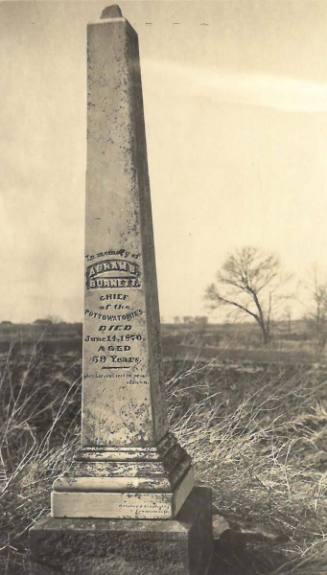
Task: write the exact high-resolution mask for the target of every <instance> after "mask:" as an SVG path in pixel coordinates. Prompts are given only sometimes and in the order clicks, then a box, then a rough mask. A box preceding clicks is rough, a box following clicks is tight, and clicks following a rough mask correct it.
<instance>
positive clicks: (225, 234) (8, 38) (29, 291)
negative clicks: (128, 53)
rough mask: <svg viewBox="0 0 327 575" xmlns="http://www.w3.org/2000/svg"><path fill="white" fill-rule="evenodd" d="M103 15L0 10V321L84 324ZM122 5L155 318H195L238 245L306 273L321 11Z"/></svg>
mask: <svg viewBox="0 0 327 575" xmlns="http://www.w3.org/2000/svg"><path fill="white" fill-rule="evenodd" d="M109 3H110V2H109ZM105 6H106V4H105V3H103V2H101V3H99V2H50V3H47V2H7V3H6V2H3V3H2V4H1V5H0V70H1V74H0V91H1V107H0V133H1V140H0V158H1V160H0V163H1V178H0V186H1V192H0V230H1V232H0V233H1V235H0V242H1V243H0V246H1V247H0V254H1V259H0V269H1V282H0V321H1V320H2V319H11V320H14V321H29V320H33V319H35V318H36V317H44V316H46V315H48V314H53V315H58V316H61V317H62V318H64V319H66V320H68V321H73V320H80V319H81V317H82V303H83V302H82V294H83V223H84V213H83V211H84V193H85V183H84V178H85V153H86V24H87V22H92V21H95V20H97V19H98V17H99V15H100V13H101V10H102V9H103V8H104V7H105ZM120 6H121V7H122V9H123V13H124V15H125V17H126V18H127V19H128V20H129V21H130V22H131V24H132V25H133V26H134V27H135V29H136V30H137V32H138V34H139V41H140V53H141V67H142V78H143V92H144V103H145V114H146V129H147V141H148V158H149V170H150V179H151V190H152V203H153V215H154V226H155V242H156V252H157V268H158V277H159V298H160V307H161V315H162V316H163V317H164V318H166V319H169V318H171V317H173V316H174V315H195V314H204V313H206V312H205V308H204V305H203V292H204V289H205V287H206V285H207V284H208V283H210V282H211V281H212V280H213V278H214V275H215V272H216V271H217V269H218V268H219V266H220V265H221V263H222V262H223V260H224V258H225V257H226V255H227V254H228V252H229V251H230V250H232V249H233V248H234V247H237V246H242V245H245V244H253V245H258V246H260V247H264V248H266V249H267V250H273V251H275V252H277V253H278V254H279V255H280V257H281V260H282V262H283V264H284V266H285V268H286V269H287V270H290V271H291V272H293V273H296V274H298V275H299V276H301V277H305V275H306V274H307V270H308V268H309V266H310V265H311V263H312V262H317V263H318V264H321V265H322V266H324V260H325V259H326V256H325V254H326V252H327V234H326V231H325V228H326V224H325V221H326V218H327V193H326V191H327V190H326V188H327V157H326V156H327V34H326V23H327V2H326V1H325V0H321V1H315V0H307V1H303V0H294V1H289V0H281V1H279V0H270V1H268V0H256V1H254V0H237V1H220V0H216V1H212V2H204V1H201V2H180V1H177V2H165V1H163V2H161V1H154V2H153V1H149V2H138V1H134V0H133V2H121V3H120ZM149 23H151V24H149ZM177 23H178V24H177Z"/></svg>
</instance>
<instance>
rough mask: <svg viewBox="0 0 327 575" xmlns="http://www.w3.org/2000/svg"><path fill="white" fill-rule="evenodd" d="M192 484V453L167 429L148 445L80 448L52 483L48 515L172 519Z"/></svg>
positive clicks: (189, 491) (190, 489)
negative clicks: (67, 470)
mask: <svg viewBox="0 0 327 575" xmlns="http://www.w3.org/2000/svg"><path fill="white" fill-rule="evenodd" d="M193 487H194V473H193V468H192V465H191V458H190V456H189V455H188V454H187V453H186V451H185V450H184V449H183V448H182V447H181V446H180V445H179V444H178V442H177V441H176V438H175V437H174V436H173V435H172V434H171V433H167V435H165V437H163V438H162V439H161V441H160V442H159V443H158V444H157V445H156V446H151V447H149V446H148V447H138V448H135V447H131V448H125V449H122V448H115V447H111V448H109V447H106V448H92V449H91V448H83V449H81V450H80V451H79V452H78V453H77V454H76V456H75V459H74V462H73V465H72V467H71V469H70V471H69V473H68V474H66V475H63V476H62V477H59V478H58V479H56V480H55V482H54V484H53V489H52V493H51V515H52V517H62V518H64V517H69V518H75V517H76V518H85V519H87V518H89V517H93V518H97V519H172V518H173V517H176V515H177V514H178V512H179V511H180V509H181V508H182V506H183V504H184V502H185V501H186V499H187V497H188V496H189V494H190V493H191V491H192V489H193Z"/></svg>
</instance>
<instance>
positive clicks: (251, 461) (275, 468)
mask: <svg viewBox="0 0 327 575" xmlns="http://www.w3.org/2000/svg"><path fill="white" fill-rule="evenodd" d="M163 371H164V375H165V378H166V380H167V392H168V397H169V416H170V420H171V426H172V428H173V431H174V433H175V434H176V435H177V436H178V438H179V440H180V441H181V443H183V444H184V445H185V446H186V447H187V449H188V451H189V452H190V454H191V455H192V457H193V460H194V462H195V464H196V468H197V473H198V476H199V477H200V478H201V480H202V482H204V483H205V484H208V485H210V486H211V487H212V488H213V491H214V502H215V505H216V507H217V509H218V511H219V513H220V514H222V515H223V516H224V517H225V518H226V519H227V521H228V522H229V525H230V529H229V530H228V531H226V532H225V533H224V534H223V535H222V538H221V546H220V549H219V545H218V547H217V553H218V554H219V553H222V555H221V557H220V561H221V562H222V563H223V564H224V574H225V575H229V574H232V573H233V574H234V573H235V574H237V575H238V574H242V575H245V574H247V573H249V574H251V575H256V574H258V575H264V574H265V575H268V574H269V575H326V573H327V549H326V548H327V545H326V533H327V525H326V517H327V498H326V491H327V489H326V488H327V481H326V477H327V474H326V469H327V464H326V463H327V442H326V423H327V413H326V405H327V404H326V396H327V388H326V379H327V376H326V374H324V373H323V372H322V371H321V370H320V369H318V368H316V369H311V370H309V369H306V370H305V371H301V370H294V368H292V369H291V368H289V367H288V368H287V369H274V370H273V371H269V370H264V371H259V372H255V371H254V372H253V373H252V372H251V370H242V369H228V368H227V367H226V368H221V367H217V366H215V365H213V364H208V363H207V364H204V363H201V362H193V363H192V364H190V363H189V362H180V361H165V362H164V365H163ZM79 382H80V358H79V357H78V356H77V355H76V354H75V355H70V354H66V355H65V354H64V355H60V356H59V355H54V354H52V355H51V356H50V355H45V356H42V354H40V353H39V352H37V351H36V350H34V352H33V353H30V354H29V355H28V356H24V355H20V354H18V355H15V354H12V353H11V354H9V355H8V356H7V357H6V358H4V360H3V364H2V366H1V373H0V397H1V399H2V401H1V407H0V466H1V462H2V467H3V471H4V472H5V475H6V478H5V477H4V478H3V482H2V484H1V485H2V493H1V495H0V533H1V535H0V536H1V539H0V572H1V573H4V575H9V574H14V573H19V574H21V573H24V562H25V557H26V553H25V548H26V534H27V530H28V528H29V526H30V525H31V523H32V521H34V520H36V519H37V518H38V517H39V516H40V515H41V514H43V513H44V512H46V511H47V510H48V507H49V492H50V485H51V483H52V481H53V479H54V478H55V477H56V476H57V475H58V474H59V473H61V472H62V470H63V469H66V468H67V467H68V466H69V463H70V461H71V457H72V452H73V451H74V450H75V449H76V446H77V443H78V432H79V404H80V395H79V387H80V386H79ZM1 558H2V563H1ZM1 565H2V571H1Z"/></svg>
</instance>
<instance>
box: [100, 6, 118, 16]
mask: <svg viewBox="0 0 327 575" xmlns="http://www.w3.org/2000/svg"><path fill="white" fill-rule="evenodd" d="M122 16H123V13H122V11H121V8H120V6H118V4H111V6H107V7H106V8H104V9H103V10H102V12H101V16H100V18H101V19H104V18H122Z"/></svg>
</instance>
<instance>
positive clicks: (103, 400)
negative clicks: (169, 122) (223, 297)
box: [51, 6, 194, 519]
mask: <svg viewBox="0 0 327 575" xmlns="http://www.w3.org/2000/svg"><path fill="white" fill-rule="evenodd" d="M102 17H103V18H107V20H106V19H104V20H102V21H101V22H98V23H96V24H90V25H89V26H88V65H87V70H88V112H87V130H88V131H87V174H86V234H85V318H84V328H83V382H82V389H83V394H82V398H83V401H82V430H81V435H82V449H81V450H80V452H79V453H78V454H77V456H76V458H75V461H74V463H73V466H72V467H71V469H70V472H69V475H68V476H64V477H61V478H59V479H58V480H57V481H55V483H54V486H53V491H52V497H51V502H52V504H51V508H52V515H53V516H54V517H97V518H100V517H107V518H118V517H120V518H122V519H123V518H140V519H141V518H144V519H152V518H163V519H166V518H172V517H174V516H175V515H176V513H178V511H179V510H180V508H181V507H182V505H183V503H184V501H185V499H186V498H187V496H188V494H189V493H190V491H191V490H192V487H193V485H194V480H193V471H192V468H191V460H190V458H189V457H188V455H187V454H186V453H185V451H184V450H183V449H182V448H181V447H180V446H179V445H178V444H177V442H176V439H175V438H174V437H173V436H172V435H171V434H169V433H168V424H167V418H166V409H165V397H164V389H163V382H162V381H161V379H160V334H159V329H160V320H159V306H158V294H157V279H156V268H155V254H154V242H153V229H152V215H151V199H150V187H149V176H148V166H147V153H146V139H145V127H144V112H143V99H142V86H141V73H140V63H139V52H138V39H137V34H136V32H135V31H134V30H133V28H132V27H131V26H130V24H129V23H128V22H127V21H126V20H125V19H124V18H123V17H122V15H121V12H120V9H119V8H118V7H117V6H111V7H109V8H107V9H105V10H104V12H103V14H102Z"/></svg>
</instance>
